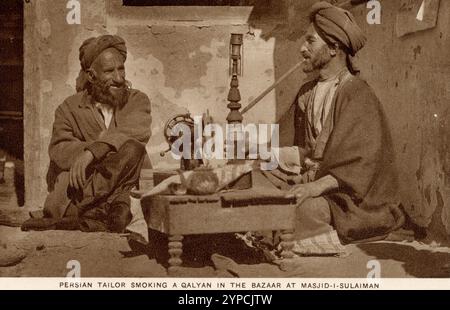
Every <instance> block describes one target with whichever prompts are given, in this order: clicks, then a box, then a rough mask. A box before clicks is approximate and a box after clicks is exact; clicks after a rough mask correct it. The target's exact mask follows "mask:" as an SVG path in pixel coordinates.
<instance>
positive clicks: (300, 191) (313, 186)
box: [289, 182, 322, 205]
mask: <svg viewBox="0 0 450 310" xmlns="http://www.w3.org/2000/svg"><path fill="white" fill-rule="evenodd" d="M289 194H291V195H294V196H296V197H297V204H298V205H300V204H302V203H303V202H304V201H305V200H306V199H308V198H314V197H318V196H320V195H321V194H322V190H321V188H320V186H319V185H318V184H317V183H315V182H311V183H306V184H297V185H295V186H294V187H293V188H291V189H290V190H289Z"/></svg>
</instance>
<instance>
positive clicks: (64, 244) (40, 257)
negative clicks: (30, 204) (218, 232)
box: [0, 169, 450, 278]
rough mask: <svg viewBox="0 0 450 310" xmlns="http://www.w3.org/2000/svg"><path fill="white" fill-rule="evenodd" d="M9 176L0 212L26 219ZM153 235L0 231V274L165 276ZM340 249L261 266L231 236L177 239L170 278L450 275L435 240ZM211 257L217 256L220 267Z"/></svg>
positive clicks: (162, 250) (163, 251) (449, 255)
mask: <svg viewBox="0 0 450 310" xmlns="http://www.w3.org/2000/svg"><path fill="white" fill-rule="evenodd" d="M7 170H8V169H7ZM12 179H13V178H12V176H11V171H9V172H8V171H7V178H6V183H5V184H1V185H0V211H3V212H4V213H6V214H8V213H11V212H13V213H14V212H17V213H18V214H19V215H20V216H22V217H26V214H27V211H29V210H28V209H27V208H24V207H18V206H17V203H16V199H17V197H15V194H14V189H13V185H12ZM156 237H158V238H157V240H158V241H155V242H154V244H153V245H152V246H141V245H139V244H136V243H131V242H128V240H127V238H126V237H125V236H123V235H119V234H111V233H83V232H78V231H42V232H39V231H31V232H23V231H21V230H20V228H19V227H8V226H0V261H1V259H2V257H1V256H2V255H3V256H5V255H11V253H13V254H15V255H20V256H21V257H22V258H23V259H22V260H21V261H19V262H16V263H14V264H12V265H11V266H8V267H0V276H1V277H65V276H66V275H67V273H68V272H69V271H70V270H71V267H70V264H71V263H70V261H73V260H76V261H78V262H79V263H80V267H81V269H80V275H81V277H167V276H168V274H167V271H166V267H167V244H166V242H165V240H164V236H156ZM346 248H347V250H348V253H349V255H347V256H346V257H299V258H296V259H292V260H288V261H284V262H281V263H278V264H273V263H265V262H263V261H264V260H263V257H262V256H261V255H260V253H256V252H255V251H254V250H252V249H249V248H246V247H245V246H244V244H243V243H241V242H240V241H238V240H236V239H235V238H234V237H233V236H232V235H227V236H214V237H210V236H209V237H208V236H203V237H201V236H200V237H192V238H186V239H185V241H184V256H183V259H184V265H183V267H181V268H179V270H178V271H177V272H176V273H174V274H172V275H171V276H176V277H178V276H179V277H305V278H314V277H366V276H367V274H368V273H369V271H371V268H373V262H371V261H372V260H377V261H378V262H379V264H380V267H381V269H380V271H381V277H384V278H387V277H389V278H397V277H401V278H403V277H420V278H428V277H450V248H448V247H441V246H440V245H439V244H436V243H428V244H425V243H421V242H418V241H412V242H386V241H384V242H374V243H365V244H357V245H347V246H346ZM217 254H220V256H217ZM211 257H213V258H214V257H216V258H217V257H219V258H220V260H219V263H218V261H217V260H214V259H211ZM68 264H69V267H68Z"/></svg>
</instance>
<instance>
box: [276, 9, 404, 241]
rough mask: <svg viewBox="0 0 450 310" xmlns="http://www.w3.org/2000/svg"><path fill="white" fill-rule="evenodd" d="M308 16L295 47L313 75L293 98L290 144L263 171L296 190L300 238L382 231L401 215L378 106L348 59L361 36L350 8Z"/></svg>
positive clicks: (379, 234) (358, 236)
mask: <svg viewBox="0 0 450 310" xmlns="http://www.w3.org/2000/svg"><path fill="white" fill-rule="evenodd" d="M310 20H311V24H310V26H309V28H308V30H307V32H306V35H305V42H304V44H303V45H302V47H301V50H300V52H301V54H302V56H303V58H304V59H305V61H304V68H303V70H304V71H305V72H313V71H315V72H318V78H317V79H315V80H313V81H310V82H308V83H306V84H305V85H303V86H302V87H301V89H300V91H299V93H298V96H297V100H296V101H295V104H294V108H295V138H294V140H295V141H294V145H295V146H294V147H286V148H282V150H281V152H280V165H279V168H278V169H277V170H276V171H273V173H271V174H267V175H268V177H269V179H271V180H272V181H273V183H275V184H277V186H278V187H284V189H287V190H290V192H291V193H292V194H295V195H296V196H297V202H298V203H299V206H298V208H297V218H296V223H297V224H296V231H295V237H296V239H297V240H300V239H306V238H312V237H314V236H318V235H322V234H329V233H330V232H331V231H333V230H336V231H337V234H338V236H339V237H340V239H341V241H344V242H354V241H357V240H363V239H366V240H367V239H373V238H384V237H385V236H386V235H387V234H388V233H389V232H391V231H392V230H394V229H397V228H399V227H400V226H401V225H402V224H403V221H404V216H403V212H402V210H401V208H400V207H399V201H398V199H397V191H398V185H397V177H396V172H395V167H394V156H393V146H392V141H391V136H390V132H389V127H388V124H387V121H386V117H385V114H384V111H383V108H382V106H381V104H380V102H379V100H378V98H377V97H376V95H375V94H374V92H373V90H372V89H371V88H370V86H369V85H368V84H367V83H366V82H365V81H364V80H362V79H361V78H360V77H358V76H357V75H356V73H357V70H356V69H355V67H354V65H353V62H352V57H353V56H354V55H355V54H356V53H357V52H358V51H359V50H360V49H361V48H362V47H363V46H364V44H365V42H366V38H365V36H364V34H363V33H362V31H361V29H360V28H359V27H358V25H357V24H356V22H355V19H354V17H353V16H352V14H351V13H350V12H348V11H346V10H343V9H341V8H338V7H335V6H333V5H331V4H329V3H327V2H318V3H316V4H315V5H313V6H312V8H311V14H310ZM280 179H281V180H282V181H289V182H290V183H296V185H293V186H288V185H286V184H285V183H286V182H279V181H280ZM289 182H288V183H289Z"/></svg>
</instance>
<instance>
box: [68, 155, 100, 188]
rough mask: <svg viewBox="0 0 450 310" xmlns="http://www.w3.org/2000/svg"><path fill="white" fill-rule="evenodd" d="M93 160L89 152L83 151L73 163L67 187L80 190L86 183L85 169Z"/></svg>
mask: <svg viewBox="0 0 450 310" xmlns="http://www.w3.org/2000/svg"><path fill="white" fill-rule="evenodd" d="M93 160H94V155H92V153H91V152H90V151H84V152H83V153H82V154H81V155H80V156H79V157H78V158H77V159H76V160H75V162H74V163H73V165H72V167H71V168H70V172H69V186H70V187H73V188H75V189H76V190H80V189H82V188H83V186H84V184H85V183H86V168H87V166H89V164H90V163H91V162H92V161H93Z"/></svg>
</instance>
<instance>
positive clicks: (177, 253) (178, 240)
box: [167, 235, 183, 275]
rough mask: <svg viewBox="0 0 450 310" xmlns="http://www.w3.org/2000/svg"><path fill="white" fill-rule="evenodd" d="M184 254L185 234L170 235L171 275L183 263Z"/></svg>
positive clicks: (169, 270)
mask: <svg viewBox="0 0 450 310" xmlns="http://www.w3.org/2000/svg"><path fill="white" fill-rule="evenodd" d="M182 254H183V236H182V235H173V236H169V256H170V257H169V268H168V270H167V271H168V273H169V275H171V274H173V273H174V271H175V270H176V269H177V268H178V267H179V266H181V264H182V263H183V261H182V259H181V255H182Z"/></svg>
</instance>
